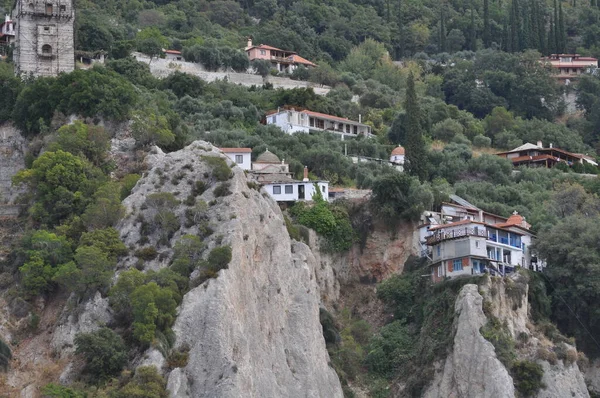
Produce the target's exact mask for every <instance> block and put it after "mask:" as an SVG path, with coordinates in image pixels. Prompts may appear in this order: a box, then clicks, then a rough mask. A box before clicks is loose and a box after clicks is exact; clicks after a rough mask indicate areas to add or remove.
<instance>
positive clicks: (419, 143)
mask: <svg viewBox="0 0 600 398" xmlns="http://www.w3.org/2000/svg"><path fill="white" fill-rule="evenodd" d="M404 110H405V111H406V145H405V147H406V160H407V161H408V171H409V173H410V174H411V175H414V176H417V177H418V178H419V180H421V181H425V180H426V179H427V152H426V150H425V141H424V140H423V131H422V129H421V110H420V108H419V100H418V99H417V93H416V91H415V76H414V75H413V73H412V72H410V74H409V75H408V80H407V82H406V100H405V102H404Z"/></svg>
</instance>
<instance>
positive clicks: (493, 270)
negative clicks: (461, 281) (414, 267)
mask: <svg viewBox="0 0 600 398" xmlns="http://www.w3.org/2000/svg"><path fill="white" fill-rule="evenodd" d="M454 198H455V200H453V202H454V203H445V204H443V205H442V209H441V212H440V213H432V212H429V213H428V216H427V217H425V219H427V221H428V222H429V223H428V224H426V225H425V224H424V225H422V227H421V228H420V235H421V239H422V242H423V243H424V244H425V245H426V247H427V249H425V250H423V254H425V255H427V256H429V258H430V260H431V263H430V271H431V277H432V280H433V281H434V282H439V281H441V280H444V279H446V278H454V277H458V276H464V275H477V274H482V273H490V274H492V275H505V274H507V273H511V272H513V271H514V270H515V268H516V267H523V268H529V269H533V270H536V271H539V270H541V269H542V267H543V262H542V261H541V260H539V259H538V258H537V256H536V255H535V253H533V252H532V251H531V244H532V242H533V240H534V238H535V236H534V235H533V233H532V232H531V231H530V227H531V225H530V224H529V223H527V222H526V221H525V218H524V217H523V216H521V215H519V214H518V213H517V212H515V213H513V215H511V216H510V217H509V218H508V219H507V218H504V217H501V216H498V215H495V214H491V213H487V212H484V211H483V210H481V209H479V208H477V207H475V206H473V205H471V204H470V203H468V202H466V201H464V200H463V199H461V198H459V197H456V196H454Z"/></svg>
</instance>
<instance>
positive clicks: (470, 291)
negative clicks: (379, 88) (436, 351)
mask: <svg viewBox="0 0 600 398" xmlns="http://www.w3.org/2000/svg"><path fill="white" fill-rule="evenodd" d="M482 304H483V297H482V296H481V295H480V294H479V292H478V287H477V285H472V284H469V285H465V286H464V287H463V288H462V289H461V291H460V294H459V296H458V298H457V299H456V304H455V311H456V319H457V321H456V322H455V328H456V335H455V337H454V346H453V348H452V353H451V354H449V356H448V358H446V361H445V365H444V366H443V368H442V369H441V370H439V371H438V372H437V373H436V375H435V378H434V381H433V384H432V386H431V387H430V388H429V389H428V390H427V391H426V393H425V395H424V396H425V397H427V398H434V397H436V398H437V397H439V398H441V397H473V398H475V397H490V398H492V397H493V398H501V397H506V398H509V397H514V394H515V391H514V387H513V381H512V378H511V377H510V375H509V374H508V371H507V370H506V368H505V367H504V365H502V363H501V362H500V361H499V360H498V359H497V358H496V353H495V350H494V346H493V345H492V344H491V343H490V342H489V341H487V340H486V339H485V338H484V337H483V336H482V335H481V333H480V332H479V329H480V328H481V327H482V326H483V325H485V323H486V322H487V318H486V316H485V314H484V313H483V309H482Z"/></svg>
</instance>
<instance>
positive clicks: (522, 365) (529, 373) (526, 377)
mask: <svg viewBox="0 0 600 398" xmlns="http://www.w3.org/2000/svg"><path fill="white" fill-rule="evenodd" d="M511 373H512V376H513V379H514V383H515V387H516V388H517V391H519V392H520V393H521V395H522V396H523V397H531V396H533V395H535V394H536V393H537V392H538V391H539V390H540V388H542V387H543V383H542V377H543V376H544V369H543V368H542V366H541V365H539V364H537V363H535V362H530V361H517V362H515V363H514V364H513V366H512V372H511Z"/></svg>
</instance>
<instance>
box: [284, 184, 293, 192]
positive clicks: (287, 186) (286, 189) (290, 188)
mask: <svg viewBox="0 0 600 398" xmlns="http://www.w3.org/2000/svg"><path fill="white" fill-rule="evenodd" d="M285 193H294V186H293V185H286V186H285Z"/></svg>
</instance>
